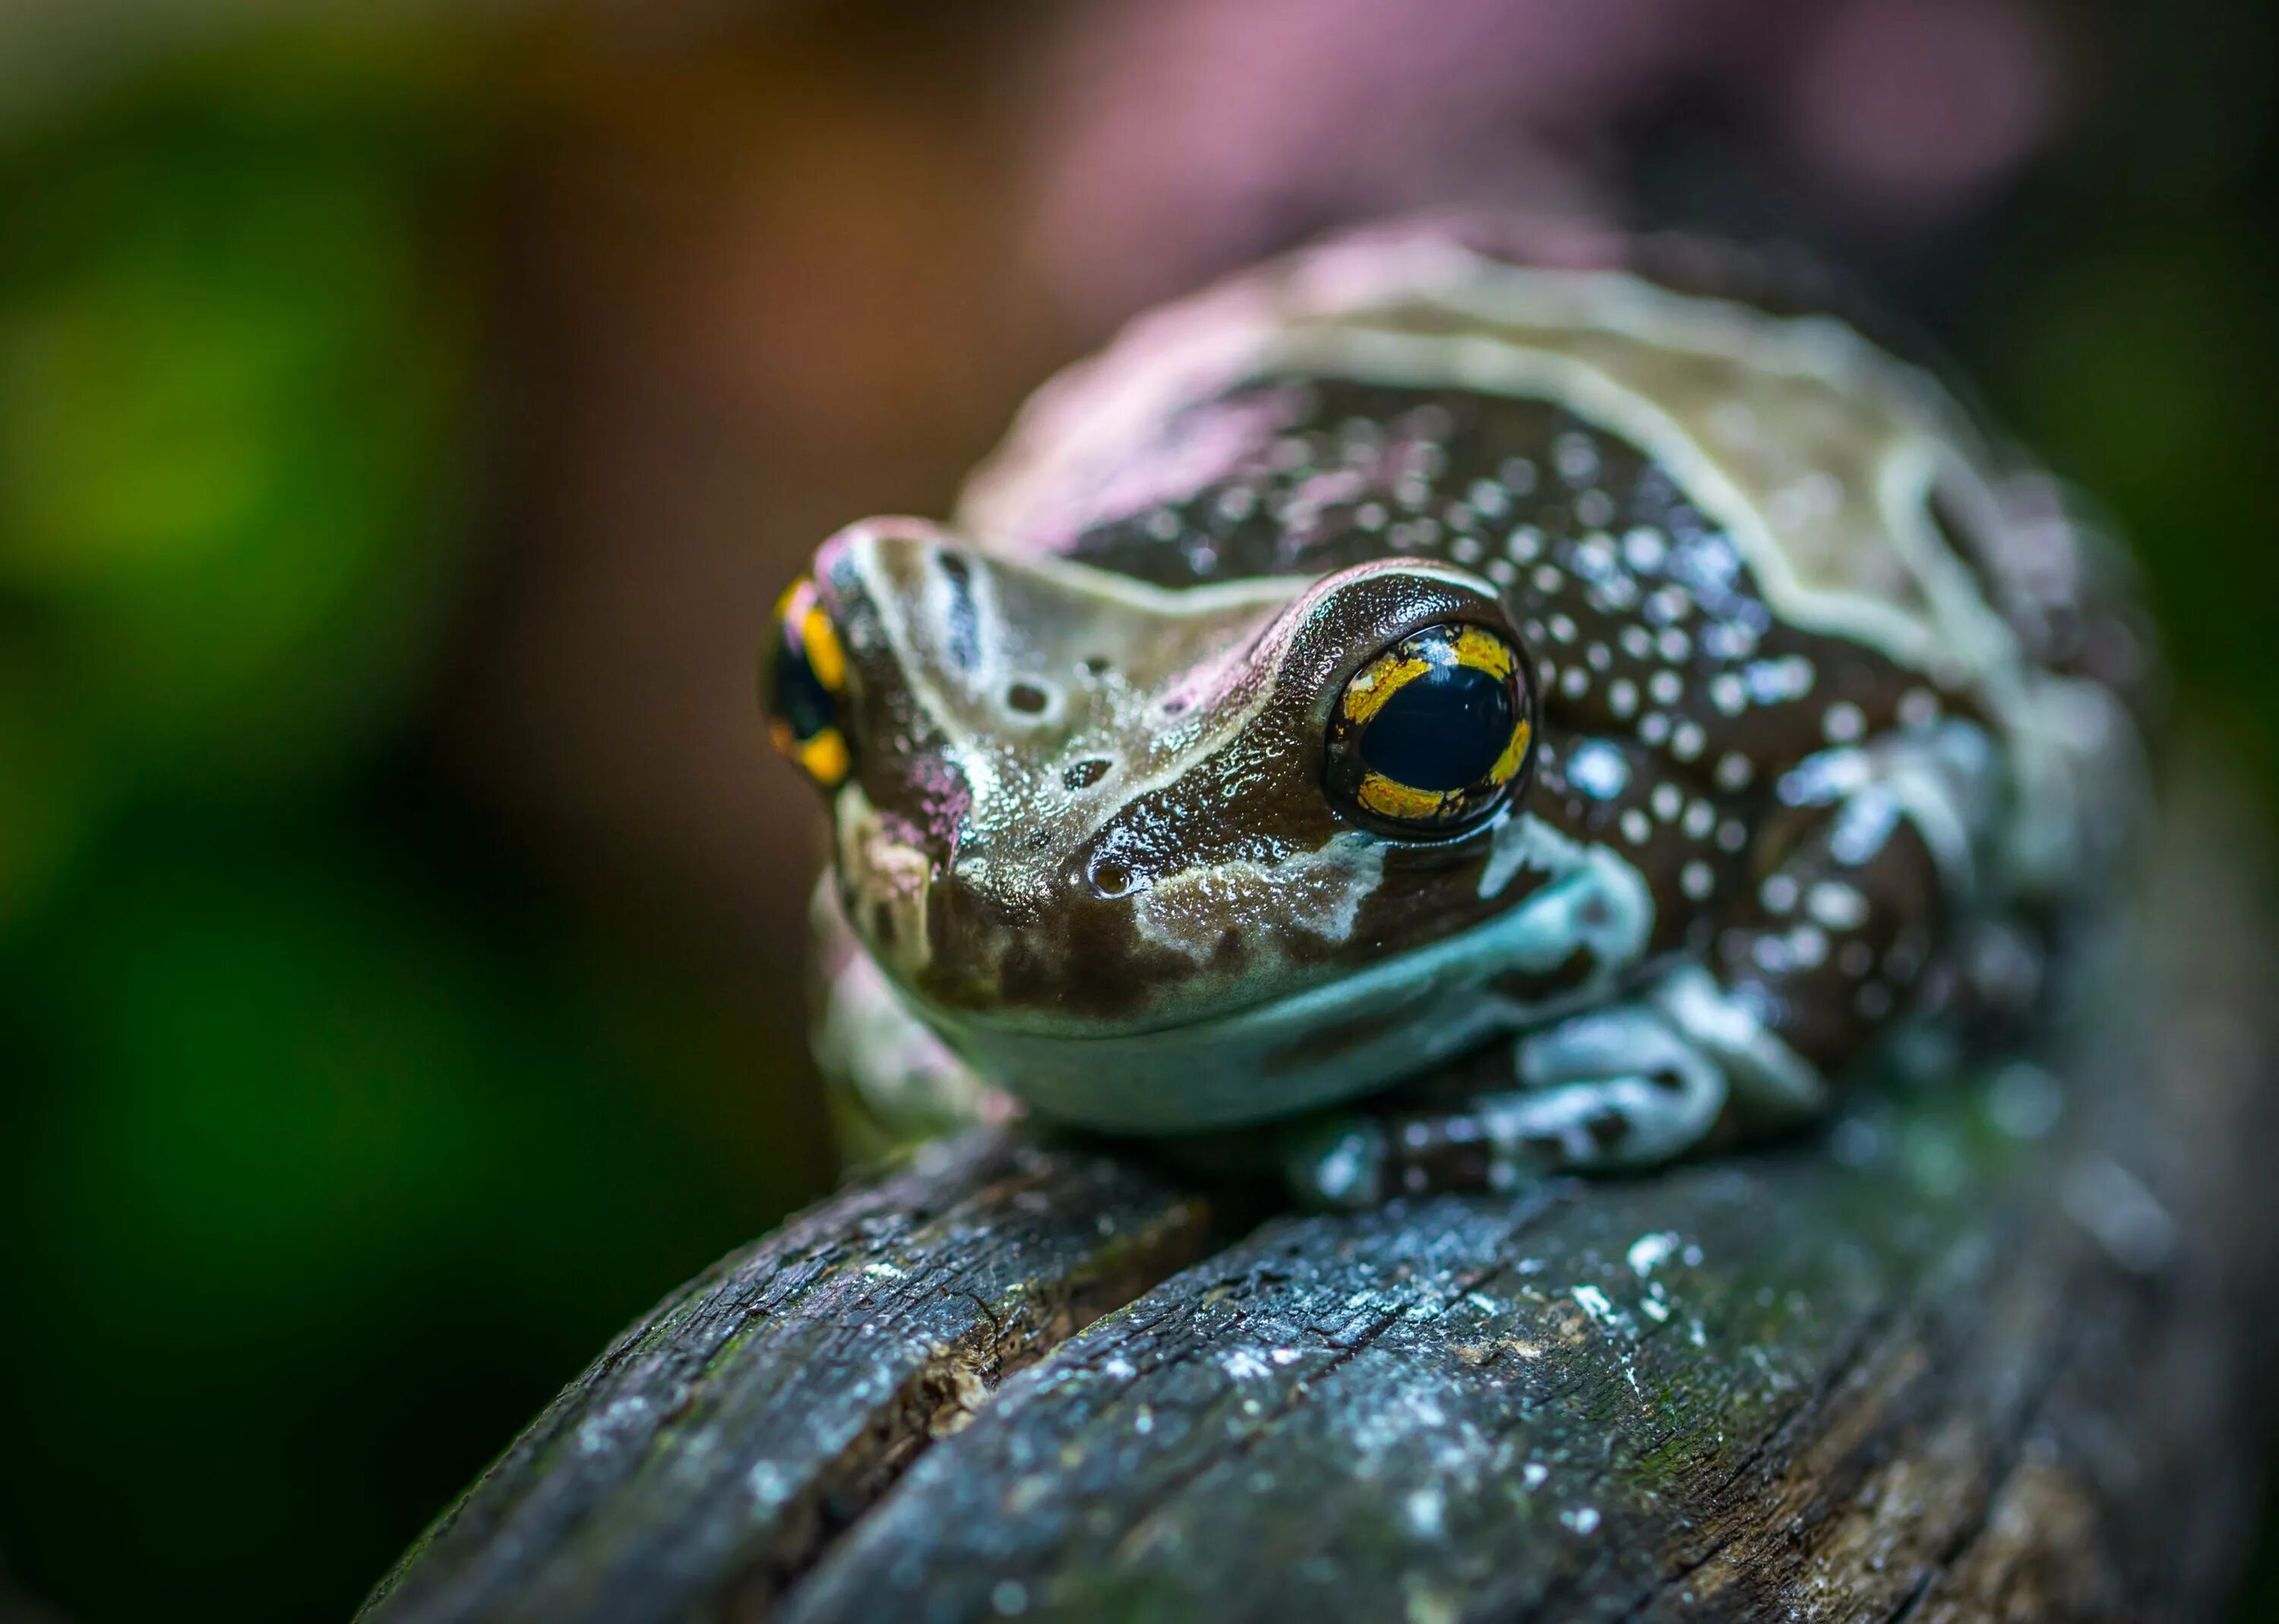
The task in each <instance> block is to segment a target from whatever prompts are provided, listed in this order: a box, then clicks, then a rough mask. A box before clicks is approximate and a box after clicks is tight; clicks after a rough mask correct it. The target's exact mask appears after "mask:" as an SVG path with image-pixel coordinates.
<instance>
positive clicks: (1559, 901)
mask: <svg viewBox="0 0 2279 1624" xmlns="http://www.w3.org/2000/svg"><path fill="white" fill-rule="evenodd" d="M1573 854H1574V858H1575V861H1574V862H1573V864H1572V866H1571V867H1570V868H1569V869H1568V870H1567V871H1566V872H1564V873H1562V874H1560V875H1559V876H1558V877H1557V878H1556V879H1554V881H1553V882H1552V883H1551V884H1549V885H1546V886H1544V887H1543V888H1542V889H1540V890H1539V891H1537V892H1534V893H1533V894H1531V896H1529V897H1528V898H1527V900H1525V901H1524V902H1523V903H1521V904H1520V905H1519V906H1517V907H1515V908H1511V909H1509V910H1508V911H1506V912H1504V913H1502V914H1499V915H1495V916H1493V917H1492V918H1491V919H1489V920H1487V921H1485V923H1481V924H1478V925H1475V926H1473V927H1472V928H1471V929H1470V930H1468V931H1462V932H1460V933H1459V934H1457V935H1454V936H1450V937H1446V938H1442V939H1441V940H1439V941H1438V942H1434V943H1431V944H1430V945H1428V946H1421V947H1416V948H1412V949H1410V950H1409V951H1408V952H1405V953H1402V954H1398V955H1396V956H1394V957H1393V958H1390V959H1387V960H1385V961H1382V962H1379V963H1377V964H1373V965H1370V966H1368V967H1366V968H1364V969H1358V970H1354V971H1353V972H1351V973H1349V974H1347V975H1345V976H1342V977H1338V978H1337V979H1335V980H1332V981H1327V982H1323V983H1320V984H1316V985H1313V986H1310V987H1307V988H1304V989H1302V990H1300V991H1297V992H1290V993H1286V994H1285V995H1283V996H1281V997H1278V998H1271V999H1269V1000H1265V1001H1262V1002H1259V1003H1255V1004H1251V1005H1249V1006H1247V1007H1243V1008H1240V1009H1236V1010H1232V1011H1230V1012H1227V1013H1224V1014H1218V1015H1210V1016H1208V1017H1206V1018H1202V1019H1199V1020H1195V1021H1192V1022H1188V1023H1184V1024H1179V1025H1174V1026H1166V1027H1159V1028H1156V1029H1154V1030H1146V1031H1107V1030H1080V1031H1075V1030H1062V1031H1040V1030H1035V1029H1034V1028H1033V1027H1024V1026H1017V1025H1014V1024H1012V1023H1009V1022H1004V1021H994V1020H992V1019H991V1018H989V1017H988V1016H986V1015H971V1014H966V1013H961V1012H949V1011H943V1010H936V1009H927V1008H923V1007H920V1008H918V1009H917V1014H918V1015H920V1016H921V1018H923V1019H924V1020H925V1022H926V1023H927V1024H928V1025H930V1026H932V1028H933V1029H934V1030H935V1031H937V1032H938V1033H940V1036H941V1037H942V1038H943V1040H944V1041H945V1042H947V1043H948V1045H949V1046H950V1047H951V1048H953V1049H954V1050H955V1051H956V1052H957V1053H958V1054H960V1055H961V1056H962V1057H963V1059H964V1060H965V1061H967V1063H968V1064H970V1065H971V1067H972V1068H973V1069H975V1070H976V1071H977V1072H978V1073H979V1074H980V1075H981V1076H984V1077H986V1078H987V1079H988V1080H989V1081H991V1082H993V1083H994V1084H997V1085H998V1086H1000V1087H1001V1088H1003V1089H1004V1090H1006V1091H1007V1092H1009V1093H1011V1094H1013V1095H1015V1096H1017V1098H1019V1099H1023V1100H1024V1101H1025V1102H1027V1103H1028V1104H1029V1105H1030V1106H1032V1107H1034V1108H1035V1109H1036V1110H1038V1111H1039V1112H1040V1113H1041V1114H1043V1115H1047V1116H1051V1117H1055V1118H1057V1119H1059V1120H1062V1121H1064V1122H1073V1123H1078V1124H1081V1125H1083V1126H1086V1127H1090V1128H1096V1129H1101V1130H1108V1131H1110V1132H1123V1133H1148V1134H1170V1133H1182V1132H1191V1131H1200V1130H1209V1129H1217V1128H1236V1127H1242V1126H1246V1125H1248V1124H1251V1123H1255V1122H1267V1121H1270V1120H1273V1119H1275V1118H1278V1117H1285V1116H1289V1115H1293V1114H1295V1113H1299V1112H1303V1111H1307V1110H1310V1109H1313V1108H1315V1107H1320V1106H1326V1105H1331V1104H1334V1103H1335V1102H1337V1101H1339V1100H1341V1099H1352V1098H1354V1097H1355V1096H1357V1095H1360V1094H1364V1093H1368V1092H1372V1091H1374V1090H1376V1089H1378V1088H1381V1087H1383V1086H1385V1085H1386V1084H1391V1083H1395V1082H1399V1081H1400V1080H1401V1079H1403V1078H1406V1077H1410V1076H1416V1075H1417V1074H1418V1073H1420V1072H1423V1071H1425V1070H1427V1069H1431V1067H1433V1066H1436V1065H1438V1064H1439V1063H1441V1062H1442V1061H1447V1060H1451V1059H1453V1058H1454V1057H1455V1056H1457V1055H1459V1054H1461V1053H1464V1052H1465V1051H1466V1050H1469V1049H1472V1048H1476V1047H1477V1046H1479V1045H1481V1044H1483V1043H1485V1042H1486V1041H1488V1040H1490V1039H1492V1038H1495V1037H1497V1036H1499V1035H1501V1034H1504V1033H1508V1032H1515V1031H1520V1030H1525V1029H1527V1028H1529V1027H1532V1026H1536V1025H1539V1024H1541V1023H1543V1022H1545V1021H1548V1020H1553V1019H1555V1018H1557V1017H1558V1016H1560V1015H1564V1014H1567V1013H1569V1011H1572V1010H1575V1009H1578V1008H1585V1007H1590V1006H1591V1005H1593V1004H1597V1003H1601V1002H1604V1001H1605V1000H1608V998H1610V997H1611V996H1612V995H1613V994H1614V993H1615V992H1616V991H1617V990H1618V989H1619V988H1620V987H1622V986H1623V985H1624V984H1627V983H1628V982H1629V981H1630V980H1631V979H1632V978H1634V977H1635V975H1636V973H1637V971H1638V968H1639V966H1640V964H1641V963H1642V962H1643V961H1644V959H1645V957H1646V944H1647V941H1648V938H1650V937H1651V936H1652V934H1653V930H1654V902H1653V898H1652V894H1651V892H1649V891H1648V890H1647V887H1646V882H1645V880H1644V879H1643V878H1642V877H1640V876H1639V874H1638V871H1637V870H1636V869H1632V868H1631V866H1630V865H1629V864H1628V863H1626V862H1623V861H1622V860H1621V859H1620V858H1619V857H1616V856H1615V855H1613V854H1611V853H1608V852H1606V851H1605V850H1603V849H1602V848H1589V849H1587V850H1585V848H1581V847H1575V848H1573Z"/></svg>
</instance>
